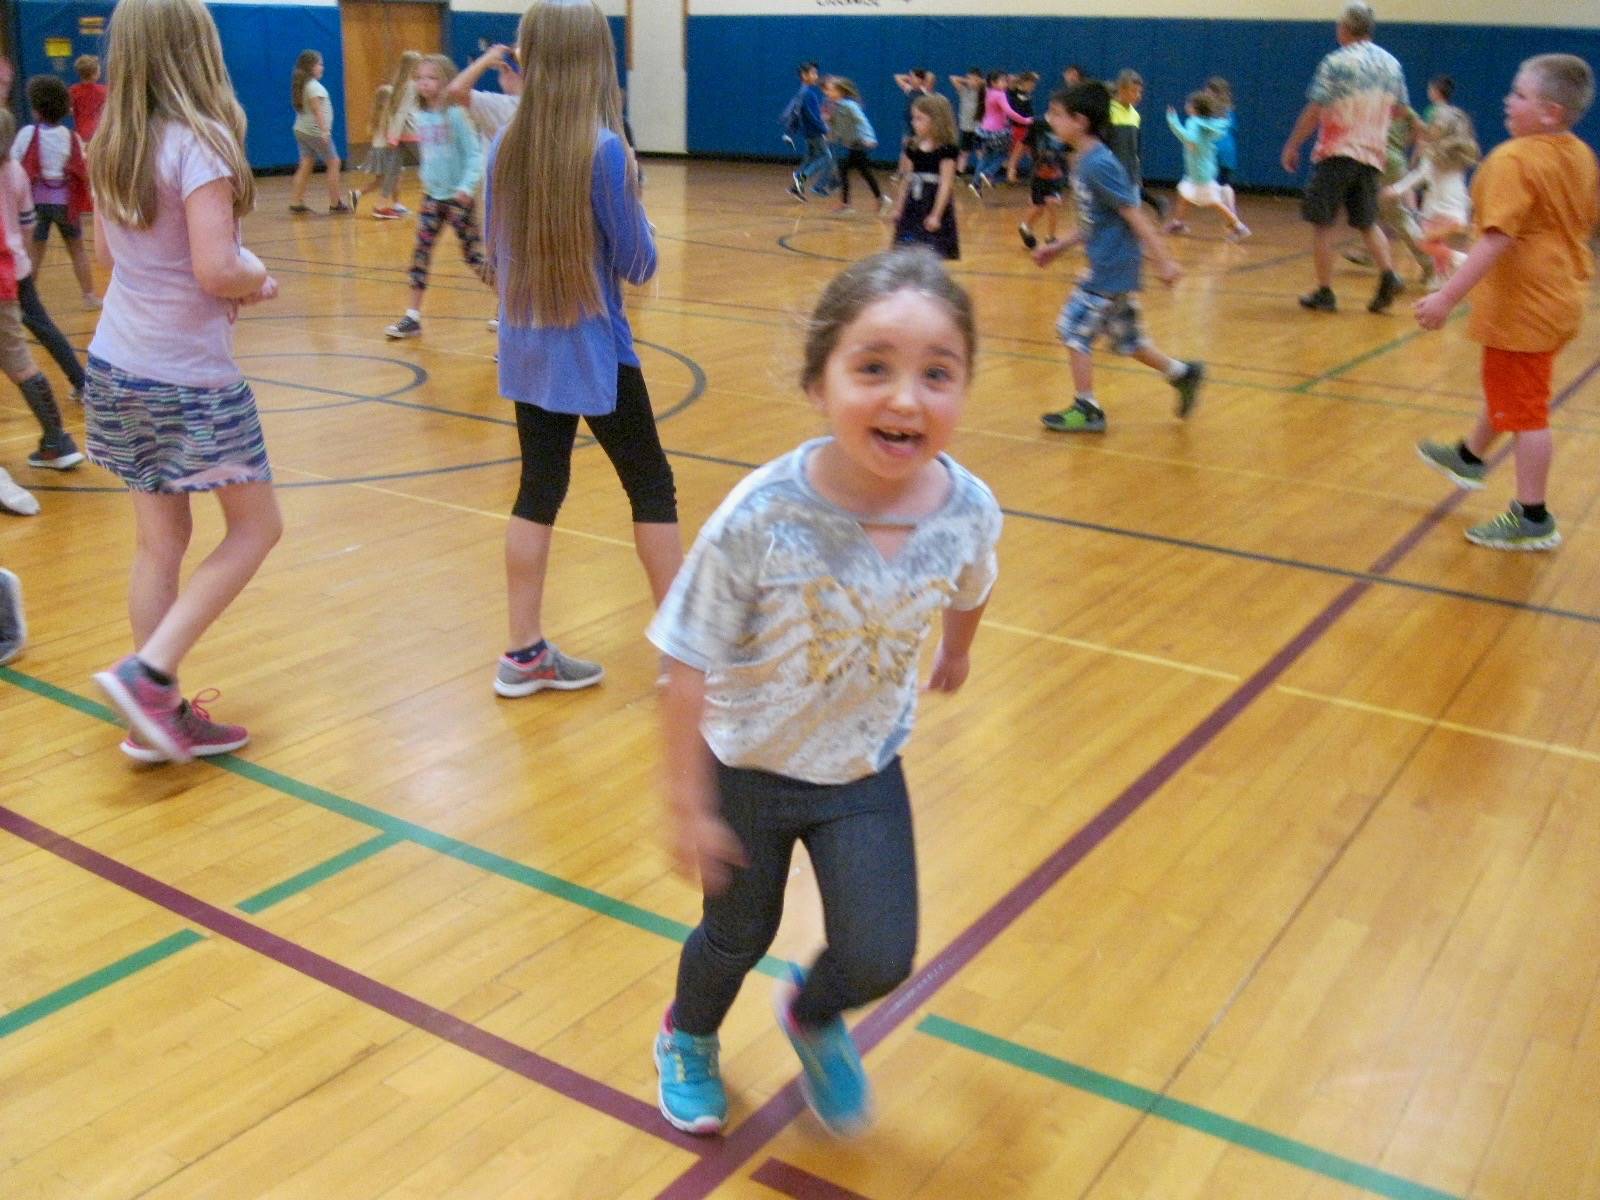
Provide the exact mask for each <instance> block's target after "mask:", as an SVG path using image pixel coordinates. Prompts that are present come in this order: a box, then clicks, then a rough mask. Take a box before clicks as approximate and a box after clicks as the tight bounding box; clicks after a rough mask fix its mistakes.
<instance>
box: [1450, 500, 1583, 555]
mask: <svg viewBox="0 0 1600 1200" xmlns="http://www.w3.org/2000/svg"><path fill="white" fill-rule="evenodd" d="M1467 541H1469V542H1471V543H1472V544H1473V545H1474V546H1487V547H1488V548H1489V549H1491V550H1554V549H1555V548H1556V547H1557V546H1559V545H1561V533H1560V531H1559V530H1558V529H1556V519H1555V518H1554V517H1552V516H1550V515H1549V514H1548V513H1546V514H1545V518H1544V520H1542V521H1530V520H1528V518H1527V517H1526V516H1525V515H1524V514H1523V511H1522V505H1520V504H1518V503H1517V502H1516V501H1515V500H1513V501H1512V502H1511V507H1510V508H1509V509H1507V510H1506V511H1505V512H1503V513H1501V514H1500V515H1499V516H1498V517H1496V518H1494V520H1492V521H1485V522H1484V523H1483V524H1482V525H1474V526H1473V527H1472V528H1471V529H1469V530H1467Z"/></svg>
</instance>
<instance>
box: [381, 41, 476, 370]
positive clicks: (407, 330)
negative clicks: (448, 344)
mask: <svg viewBox="0 0 1600 1200" xmlns="http://www.w3.org/2000/svg"><path fill="white" fill-rule="evenodd" d="M455 74H456V71H455V64H454V63H452V62H451V61H450V60H449V59H448V58H446V57H445V56H444V55H442V54H427V55H424V56H423V58H422V61H421V62H419V63H418V64H417V70H416V74H415V80H416V86H417V111H416V115H415V117H414V118H413V120H414V122H415V124H416V128H417V136H418V138H419V140H420V142H421V145H422V167H421V170H420V171H419V174H420V176H421V179H422V211H421V212H420V213H419V214H418V215H417V246H416V249H415V250H414V251H413V252H412V255H411V271H410V278H411V306H410V307H409V308H407V309H406V312H405V316H403V317H401V318H400V319H399V320H398V321H396V322H395V323H394V324H393V325H390V326H388V327H387V328H385V329H384V331H383V332H384V334H385V335H386V336H387V337H389V338H391V339H397V338H413V337H417V336H418V335H419V334H421V333H422V295H423V293H424V292H425V291H426V290H427V287H428V267H429V265H430V264H431V263H432V262H433V244H434V243H435V242H436V241H438V240H439V231H440V230H441V229H442V228H444V226H445V225H446V224H448V225H449V226H450V228H451V229H453V230H455V232H456V240H457V241H459V242H460V243H461V258H462V260H463V261H464V262H465V263H466V264H467V266H469V267H471V268H472V269H473V270H474V271H476V272H478V274H479V275H482V274H483V243H482V241H481V240H480V239H479V237H478V221H477V216H476V210H477V204H478V183H479V181H480V180H481V179H482V178H483V141H482V139H480V138H479V137H478V133H477V130H475V129H473V127H472V122H471V121H469V120H468V119H467V114H466V113H465V112H464V111H463V110H462V109H460V108H459V107H457V106H456V105H454V104H450V103H447V102H446V100H445V98H444V87H445V84H446V83H448V82H449V81H450V80H451V79H453V78H455Z"/></svg>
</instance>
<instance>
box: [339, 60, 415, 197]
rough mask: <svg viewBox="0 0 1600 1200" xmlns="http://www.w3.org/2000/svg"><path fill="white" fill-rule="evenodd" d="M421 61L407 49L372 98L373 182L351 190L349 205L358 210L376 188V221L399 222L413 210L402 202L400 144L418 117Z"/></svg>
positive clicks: (369, 159) (370, 169)
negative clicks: (417, 81)
mask: <svg viewBox="0 0 1600 1200" xmlns="http://www.w3.org/2000/svg"><path fill="white" fill-rule="evenodd" d="M421 61H422V55H420V54H418V53H417V52H416V51H415V50H407V51H406V52H405V53H404V54H402V55H401V56H400V61H399V63H398V64H396V66H395V71H394V78H393V79H392V80H391V81H390V82H389V83H386V84H382V85H380V86H379V87H378V90H377V91H376V92H375V93H374V94H373V97H372V130H371V134H370V140H371V145H370V146H369V148H368V151H367V171H368V172H369V173H370V174H371V175H372V180H371V181H370V182H369V183H368V184H367V186H366V187H364V188H352V189H351V190H350V195H349V196H348V197H347V199H346V202H347V203H348V204H349V205H350V207H351V208H355V207H356V206H357V205H358V204H360V203H361V197H363V196H365V195H366V194H367V193H368V192H370V191H372V189H373V188H374V187H376V188H377V189H378V200H379V203H378V204H376V205H375V206H374V207H373V209H372V216H373V219H374V220H378V221H398V220H399V219H400V218H401V217H403V216H405V215H406V214H407V213H409V212H410V211H411V210H410V209H409V208H407V207H406V206H405V205H404V204H401V203H400V199H399V197H400V171H401V168H402V167H403V166H404V165H405V150H404V149H403V148H402V146H401V143H402V141H403V140H404V139H405V137H406V135H407V133H408V132H409V131H410V128H411V124H412V121H413V119H414V117H415V116H416V109H417V85H416V82H415V79H414V76H415V75H416V70H417V64H418V63H420V62H421Z"/></svg>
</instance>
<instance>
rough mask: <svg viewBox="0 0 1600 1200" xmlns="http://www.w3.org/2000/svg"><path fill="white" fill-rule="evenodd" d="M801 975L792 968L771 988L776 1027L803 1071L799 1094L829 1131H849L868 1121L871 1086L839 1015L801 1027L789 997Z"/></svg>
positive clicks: (840, 1133)
mask: <svg viewBox="0 0 1600 1200" xmlns="http://www.w3.org/2000/svg"><path fill="white" fill-rule="evenodd" d="M804 982H805V975H804V974H802V973H801V972H800V971H798V970H796V971H794V972H793V980H792V982H789V983H780V984H779V985H778V989H777V991H776V992H775V993H773V1008H774V1010H775V1011H776V1012H777V1014H778V1027H779V1028H780V1029H782V1030H783V1032H784V1033H785V1034H786V1035H787V1036H788V1038H789V1044H790V1045H791V1046H793V1047H794V1052H795V1053H796V1054H798V1055H799V1056H800V1066H801V1067H802V1068H803V1072H804V1073H803V1074H802V1075H801V1076H800V1094H801V1095H802V1096H804V1097H805V1098H806V1103H807V1104H808V1105H809V1106H810V1107H811V1111H812V1112H814V1113H816V1114H817V1120H819V1121H821V1122H822V1125H823V1128H824V1129H826V1130H827V1131H828V1132H829V1133H831V1134H833V1135H834V1136H835V1137H854V1136H855V1135H856V1134H858V1133H861V1132H862V1131H863V1130H865V1129H866V1128H867V1126H868V1125H870V1124H871V1123H872V1088H871V1086H870V1085H869V1084H868V1083H867V1072H866V1068H865V1067H863V1066H862V1065H861V1054H860V1052H859V1051H858V1050H857V1049H856V1043H855V1039H853V1038H852V1037H851V1036H850V1031H849V1030H848V1029H846V1028H845V1027H844V1018H843V1017H835V1018H834V1019H833V1020H831V1021H829V1022H828V1023H827V1024H826V1025H824V1026H822V1027H821V1028H820V1029H807V1028H805V1027H803V1026H801V1025H799V1024H797V1023H796V1022H795V1019H794V1017H793V1015H792V1012H793V1009H794V998H795V996H796V995H798V994H799V991H800V985H801V984H802V983H804Z"/></svg>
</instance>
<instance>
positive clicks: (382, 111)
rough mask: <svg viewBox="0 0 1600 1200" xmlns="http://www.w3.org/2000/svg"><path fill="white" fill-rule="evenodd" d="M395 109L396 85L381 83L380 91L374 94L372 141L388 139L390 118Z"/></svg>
mask: <svg viewBox="0 0 1600 1200" xmlns="http://www.w3.org/2000/svg"><path fill="white" fill-rule="evenodd" d="M393 107H394V84H392V83H380V84H379V85H378V90H377V91H375V92H373V93H372V131H371V133H372V140H373V142H374V143H376V142H377V141H378V138H379V137H380V136H381V137H387V136H388V133H389V117H390V116H391V115H392V114H391V111H390V110H391V109H393Z"/></svg>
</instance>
